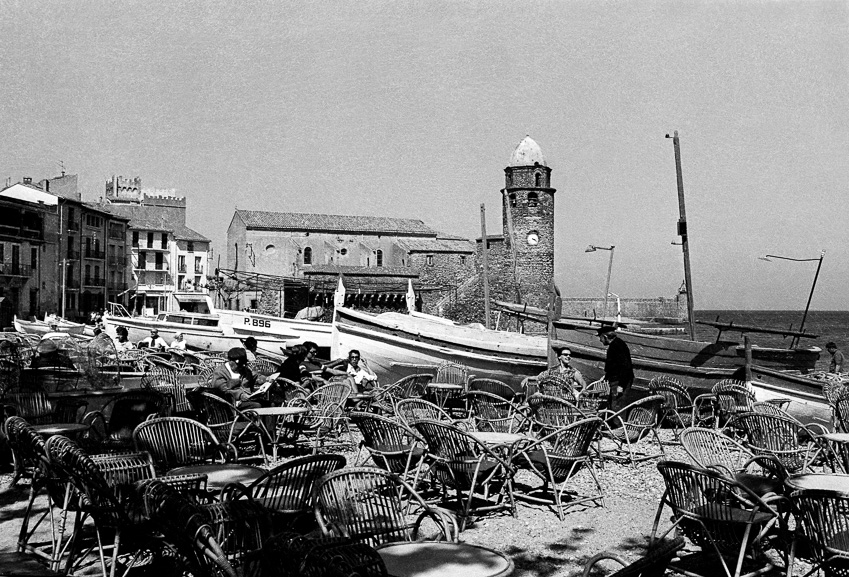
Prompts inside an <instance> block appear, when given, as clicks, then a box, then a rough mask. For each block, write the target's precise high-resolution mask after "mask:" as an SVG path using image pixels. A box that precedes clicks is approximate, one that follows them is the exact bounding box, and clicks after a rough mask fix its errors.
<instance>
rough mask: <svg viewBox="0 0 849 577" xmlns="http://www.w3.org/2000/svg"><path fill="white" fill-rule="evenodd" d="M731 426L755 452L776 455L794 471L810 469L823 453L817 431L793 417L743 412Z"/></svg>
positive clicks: (795, 472) (801, 471) (793, 472)
mask: <svg viewBox="0 0 849 577" xmlns="http://www.w3.org/2000/svg"><path fill="white" fill-rule="evenodd" d="M728 428H729V429H731V430H735V431H740V432H741V433H742V435H743V439H744V444H745V445H746V446H747V447H748V448H749V449H750V450H751V451H752V452H753V453H755V454H757V455H770V456H773V457H775V458H776V459H778V460H779V461H780V462H781V464H782V465H783V466H784V468H785V469H787V471H788V472H789V473H790V474H798V473H803V472H806V471H808V470H809V468H810V465H811V464H812V463H813V462H815V461H816V460H817V458H818V457H819V456H820V445H819V444H818V443H816V441H815V439H816V436H817V434H816V433H815V432H814V431H812V430H810V429H808V428H807V427H805V426H804V425H803V424H801V423H800V422H799V421H797V420H796V419H794V418H792V417H789V416H780V415H768V414H765V413H754V412H752V413H743V414H740V415H737V416H736V417H734V419H732V420H731V421H729V423H728Z"/></svg>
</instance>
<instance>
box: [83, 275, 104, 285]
mask: <svg viewBox="0 0 849 577" xmlns="http://www.w3.org/2000/svg"><path fill="white" fill-rule="evenodd" d="M103 283H104V279H102V278H97V277H95V278H85V279H84V280H83V286H97V287H101V286H103Z"/></svg>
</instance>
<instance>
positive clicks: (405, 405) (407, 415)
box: [395, 398, 455, 427]
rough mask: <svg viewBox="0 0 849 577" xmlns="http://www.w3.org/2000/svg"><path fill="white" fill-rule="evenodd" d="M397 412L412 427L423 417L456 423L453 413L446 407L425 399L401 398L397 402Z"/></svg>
mask: <svg viewBox="0 0 849 577" xmlns="http://www.w3.org/2000/svg"><path fill="white" fill-rule="evenodd" d="M395 413H396V414H397V416H398V418H399V419H400V420H401V421H402V422H403V423H405V424H406V425H407V426H408V427H412V426H413V425H415V423H416V421H420V420H421V419H432V420H434V421H446V422H449V423H455V421H454V419H453V418H452V417H451V415H449V414H448V413H447V412H446V411H445V410H444V409H442V408H441V407H440V406H439V405H437V404H435V403H431V402H430V401H426V400H425V399H417V398H413V399H401V400H400V401H398V402H397V403H396V404H395Z"/></svg>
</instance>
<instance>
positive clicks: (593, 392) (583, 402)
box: [578, 379, 610, 413]
mask: <svg viewBox="0 0 849 577" xmlns="http://www.w3.org/2000/svg"><path fill="white" fill-rule="evenodd" d="M609 397H610V383H609V382H607V381H606V380H604V379H599V380H597V381H593V382H591V383H590V384H589V385H587V386H586V387H585V388H584V390H583V391H581V396H580V397H578V408H580V409H581V410H582V411H584V412H587V413H596V412H598V411H599V409H601V408H603V407H605V406H607V400H608V398H609Z"/></svg>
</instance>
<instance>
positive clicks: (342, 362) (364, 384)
mask: <svg viewBox="0 0 849 577" xmlns="http://www.w3.org/2000/svg"><path fill="white" fill-rule="evenodd" d="M322 369H323V370H324V371H325V372H326V373H327V374H330V375H347V376H348V377H349V378H350V380H351V382H352V383H353V388H354V391H355V392H357V393H364V392H368V391H370V390H372V389H373V388H375V387H376V386H377V375H375V374H374V371H372V370H371V369H370V368H369V366H368V363H367V362H366V360H365V359H363V358H362V357H361V356H360V351H358V350H356V349H352V350H351V351H350V352H349V353H348V358H347V359H337V360H335V361H331V362H329V363H327V364H326V365H324V366H323V367H322Z"/></svg>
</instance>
